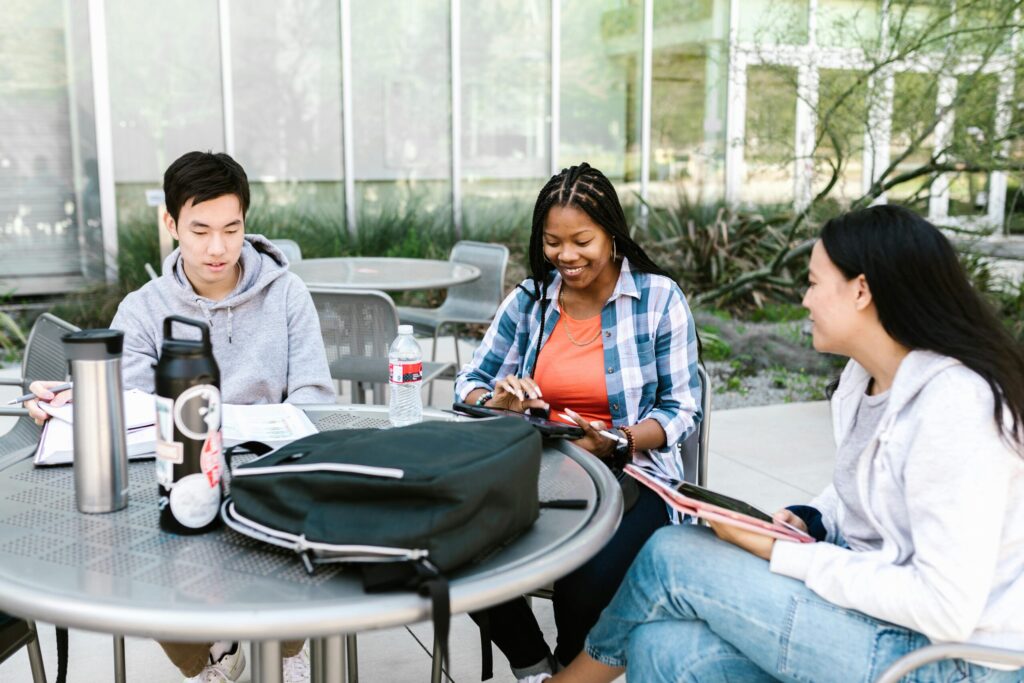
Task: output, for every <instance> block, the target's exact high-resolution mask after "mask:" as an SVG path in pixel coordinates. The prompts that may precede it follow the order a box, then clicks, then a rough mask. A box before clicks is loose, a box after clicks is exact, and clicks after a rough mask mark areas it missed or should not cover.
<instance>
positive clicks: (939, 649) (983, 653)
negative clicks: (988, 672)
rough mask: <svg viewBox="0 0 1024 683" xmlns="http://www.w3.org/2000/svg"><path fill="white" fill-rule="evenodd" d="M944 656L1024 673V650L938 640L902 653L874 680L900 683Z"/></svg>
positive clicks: (879, 682)
mask: <svg viewBox="0 0 1024 683" xmlns="http://www.w3.org/2000/svg"><path fill="white" fill-rule="evenodd" d="M943 659H968V660H970V661H973V662H978V663H981V664H985V665H997V666H1009V667H1017V668H1018V669H1020V671H1018V672H1017V673H1018V674H1021V673H1024V650H1007V649H1003V648H997V647H990V646H986V645H973V644H970V643H938V644H935V645H926V646H925V647H922V648H920V649H918V650H912V651H911V652H909V653H907V654H905V655H903V656H902V657H900V658H899V659H897V660H896V661H895V662H893V663H892V664H891V665H890V666H889V668H888V669H886V670H885V671H883V672H882V675H881V676H879V677H878V678H876V679H875V683H899V681H902V680H903V678H904V676H906V675H907V674H909V673H912V672H914V671H916V670H917V669H919V668H921V667H922V666H925V665H927V664H931V663H932V662H938V661H940V660H943Z"/></svg>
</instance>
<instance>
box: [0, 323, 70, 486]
mask: <svg viewBox="0 0 1024 683" xmlns="http://www.w3.org/2000/svg"><path fill="white" fill-rule="evenodd" d="M77 331H78V328H77V327H75V326H74V325H72V324H71V323H69V322H66V321H64V320H61V319H60V318H58V317H57V316H55V315H52V314H50V313H43V314H42V315H41V316H39V317H38V318H36V322H35V324H34V325H33V326H32V331H31V332H29V335H28V340H27V343H26V344H25V356H24V359H23V360H22V362H21V383H22V390H23V391H28V385H29V384H31V383H32V382H34V381H36V380H62V379H65V378H66V377H67V376H68V361H67V358H66V356H65V355H64V344H63V343H62V342H61V337H63V336H64V335H65V334H67V333H68V332H77ZM40 431H41V428H40V427H39V426H38V425H36V423H35V422H34V421H33V420H32V418H30V417H28V415H27V414H22V415H19V417H18V420H17V421H16V422H15V423H14V426H13V427H11V429H10V430H8V431H7V432H6V433H4V434H0V469H3V468H4V467H6V466H7V465H9V464H11V463H14V462H18V461H19V460H21V459H22V458H25V457H28V456H29V455H31V454H32V453H33V452H34V451H35V449H36V445H37V444H38V443H39V433H40Z"/></svg>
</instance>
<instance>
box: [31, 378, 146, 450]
mask: <svg viewBox="0 0 1024 683" xmlns="http://www.w3.org/2000/svg"><path fill="white" fill-rule="evenodd" d="M39 407H40V408H41V409H42V410H44V411H45V412H47V413H49V414H50V419H49V420H47V421H46V425H45V426H44V427H43V434H42V436H40V437H39V447H38V448H36V456H35V464H36V465H69V464H71V462H72V460H73V459H74V448H75V428H74V425H73V422H74V408H73V407H72V405H71V404H70V403H67V404H65V405H62V406H60V407H59V408H57V407H54V406H51V405H50V404H49V403H46V402H44V401H40V402H39ZM124 423H125V445H126V446H127V447H128V457H129V458H133V459H134V458H152V457H153V454H154V450H155V449H156V406H155V404H154V402H153V396H152V395H151V394H147V393H145V392H142V391H139V390H138V389H129V390H128V391H126V392H124Z"/></svg>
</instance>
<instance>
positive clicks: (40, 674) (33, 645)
mask: <svg viewBox="0 0 1024 683" xmlns="http://www.w3.org/2000/svg"><path fill="white" fill-rule="evenodd" d="M28 625H29V628H31V629H32V640H30V641H28V645H26V650H27V651H28V666H29V668H30V669H31V670H32V683H46V669H45V668H43V651H42V650H41V649H40V647H39V634H38V633H37V632H36V625H35V622H32V621H30V622H28Z"/></svg>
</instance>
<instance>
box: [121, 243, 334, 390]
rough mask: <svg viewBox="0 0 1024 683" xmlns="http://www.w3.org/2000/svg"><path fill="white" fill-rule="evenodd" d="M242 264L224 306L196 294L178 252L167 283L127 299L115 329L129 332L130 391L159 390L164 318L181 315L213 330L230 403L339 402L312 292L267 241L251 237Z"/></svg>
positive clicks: (194, 334) (194, 333)
mask: <svg viewBox="0 0 1024 683" xmlns="http://www.w3.org/2000/svg"><path fill="white" fill-rule="evenodd" d="M239 262H240V263H241V266H242V276H241V277H240V278H239V281H238V284H237V285H236V286H235V289H234V290H232V292H231V293H230V294H228V295H227V296H226V297H225V298H224V299H222V300H220V301H213V300H211V299H207V298H205V297H202V296H199V295H198V294H196V292H195V290H194V289H193V288H192V284H191V283H190V282H189V281H188V278H186V277H185V271H184V264H183V263H182V260H181V252H180V250H179V249H175V250H174V251H173V252H171V254H170V255H169V256H168V257H167V258H166V259H165V260H164V264H163V275H162V276H161V277H159V278H158V279H156V280H153V281H151V282H147V283H146V284H145V285H143V286H142V287H141V288H139V289H138V290H136V291H134V292H132V293H131V294H129V295H128V296H126V297H125V298H124V301H122V302H121V305H120V306H118V309H117V314H116V315H115V316H114V320H113V322H112V323H111V324H110V326H111V327H112V328H114V329H118V330H122V331H124V359H123V361H122V363H123V369H124V387H125V389H133V388H135V389H140V390H142V391H146V392H149V393H152V392H153V390H154V373H153V364H154V363H155V362H156V360H157V358H158V357H159V355H160V346H161V344H162V343H163V322H164V318H165V317H167V316H169V315H175V314H177V315H182V316H185V317H188V318H194V319H196V320H201V321H204V322H206V323H207V324H208V325H209V326H210V337H211V341H212V342H213V355H214V357H215V358H216V359H217V365H218V366H219V367H220V384H221V395H222V397H223V401H224V402H225V403H237V404H251V403H281V402H284V401H287V402H288V403H334V401H335V391H334V383H333V381H332V380H331V373H330V370H329V368H328V366H327V354H326V353H325V352H324V344H323V338H322V337H321V336H320V322H319V320H318V318H317V314H316V308H315V307H314V306H313V299H312V298H311V297H310V295H309V290H307V289H306V286H305V285H304V284H303V282H302V280H300V279H299V277H298V276H297V275H295V274H293V273H290V272H288V260H287V259H286V258H285V257H284V254H282V253H281V252H280V251H279V250H278V249H277V247H275V246H274V245H273V244H272V243H271V242H270V240H268V239H267V238H265V237H263V236H262V235H246V236H245V243H244V244H243V245H242V256H241V258H240V260H239ZM174 336H175V338H185V339H198V338H199V331H198V330H196V329H195V328H193V327H188V326H185V325H175V326H174Z"/></svg>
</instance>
